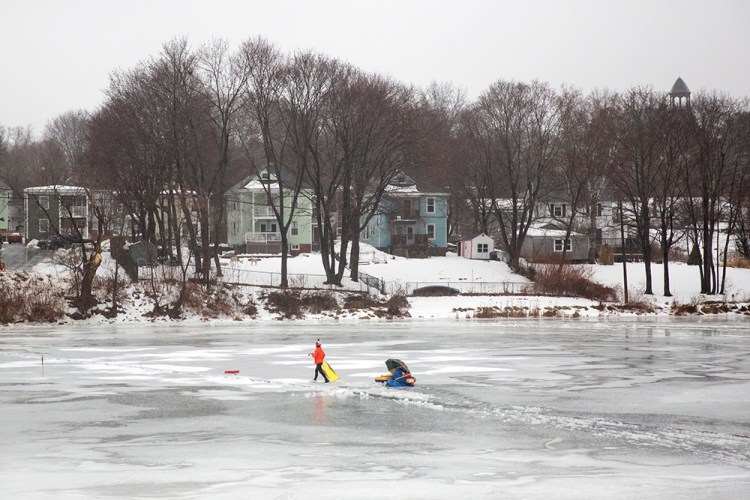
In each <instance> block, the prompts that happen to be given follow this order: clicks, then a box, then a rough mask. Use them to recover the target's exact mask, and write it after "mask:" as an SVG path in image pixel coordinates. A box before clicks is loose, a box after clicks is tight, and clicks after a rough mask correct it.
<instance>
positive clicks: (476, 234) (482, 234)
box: [461, 233, 492, 241]
mask: <svg viewBox="0 0 750 500" xmlns="http://www.w3.org/2000/svg"><path fill="white" fill-rule="evenodd" d="M479 236H485V237H487V238H489V239H492V237H491V236H488V235H487V233H474V234H472V235H470V236H466V237H464V238H461V241H471V240H473V239H474V238H477V237H479Z"/></svg>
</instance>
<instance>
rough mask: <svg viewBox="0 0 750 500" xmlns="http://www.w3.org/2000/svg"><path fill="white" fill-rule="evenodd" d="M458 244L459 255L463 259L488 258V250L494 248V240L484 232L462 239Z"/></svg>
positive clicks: (490, 250)
mask: <svg viewBox="0 0 750 500" xmlns="http://www.w3.org/2000/svg"><path fill="white" fill-rule="evenodd" d="M459 244H460V247H459V248H460V254H461V257H463V258H465V259H474V260H490V252H492V251H494V250H495V241H494V240H493V239H492V238H490V237H489V236H487V235H486V234H484V233H479V234H475V235H473V236H471V237H469V238H465V239H462V240H461V241H460V242H459Z"/></svg>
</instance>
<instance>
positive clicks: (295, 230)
mask: <svg viewBox="0 0 750 500" xmlns="http://www.w3.org/2000/svg"><path fill="white" fill-rule="evenodd" d="M298 234H299V223H298V222H297V221H296V220H293V221H292V236H297V235H298Z"/></svg>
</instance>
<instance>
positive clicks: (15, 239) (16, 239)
mask: <svg viewBox="0 0 750 500" xmlns="http://www.w3.org/2000/svg"><path fill="white" fill-rule="evenodd" d="M8 243H23V236H21V235H20V234H18V233H13V234H11V235H10V236H8Z"/></svg>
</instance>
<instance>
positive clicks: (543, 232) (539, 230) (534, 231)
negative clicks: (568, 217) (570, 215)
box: [526, 227, 585, 238]
mask: <svg viewBox="0 0 750 500" xmlns="http://www.w3.org/2000/svg"><path fill="white" fill-rule="evenodd" d="M566 233H567V231H565V230H564V229H549V228H545V227H530V228H529V229H528V231H526V236H531V237H534V236H540V237H545V236H546V237H550V236H551V237H555V238H559V237H563V238H564V237H565V234H566ZM575 236H585V235H583V234H581V233H576V232H573V231H571V232H570V237H575Z"/></svg>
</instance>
